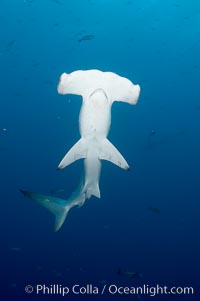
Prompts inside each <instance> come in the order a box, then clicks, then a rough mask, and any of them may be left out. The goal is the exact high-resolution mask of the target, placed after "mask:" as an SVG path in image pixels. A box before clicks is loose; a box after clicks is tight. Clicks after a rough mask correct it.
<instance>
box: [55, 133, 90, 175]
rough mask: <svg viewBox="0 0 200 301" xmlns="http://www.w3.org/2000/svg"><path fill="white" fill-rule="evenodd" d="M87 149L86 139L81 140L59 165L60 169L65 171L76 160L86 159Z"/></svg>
mask: <svg viewBox="0 0 200 301" xmlns="http://www.w3.org/2000/svg"><path fill="white" fill-rule="evenodd" d="M86 153H87V148H86V143H85V141H84V139H82V138H81V139H80V140H79V141H78V142H77V143H76V144H74V146H72V148H71V149H70V150H69V151H68V152H67V154H66V155H65V156H64V158H63V159H62V161H61V162H60V164H59V165H58V169H63V168H64V167H66V166H68V165H70V164H72V163H73V162H75V161H76V160H79V159H84V158H85V157H86Z"/></svg>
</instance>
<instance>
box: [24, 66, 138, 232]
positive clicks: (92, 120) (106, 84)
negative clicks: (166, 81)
mask: <svg viewBox="0 0 200 301" xmlns="http://www.w3.org/2000/svg"><path fill="white" fill-rule="evenodd" d="M57 89H58V93H59V94H63V95H64V94H75V95H81V96H82V99H83V102H82V107H81V111H80V115H79V129H80V135H81V138H80V140H79V141H78V142H77V143H76V144H75V145H74V146H73V147H72V148H71V149H70V150H69V151H68V152H67V154H66V155H65V156H64V158H63V159H62V161H61V162H60V164H59V166H58V169H63V168H64V167H66V166H68V165H70V164H71V163H73V162H74V161H76V160H79V159H83V175H82V177H81V181H80V185H79V186H78V188H77V190H76V191H75V192H73V193H72V195H71V196H70V197H69V198H68V199H66V200H65V199H61V198H57V197H53V196H48V195H42V194H38V193H34V192H29V191H24V190H21V192H22V193H23V194H24V195H26V196H28V197H30V198H32V199H34V200H36V201H37V202H38V203H39V204H41V205H42V206H43V207H45V208H47V209H48V210H50V211H51V212H52V213H53V214H54V215H55V231H58V230H59V229H60V228H61V226H62V224H63V223H64V221H65V218H66V216H67V214H68V212H69V210H70V209H71V208H72V207H74V206H79V207H80V206H82V205H83V204H84V202H85V201H86V200H87V199H89V198H90V197H91V196H96V197H97V198H100V190H99V178H100V172H101V161H102V160H107V161H110V162H112V163H114V164H116V165H117V166H119V167H121V168H123V169H125V170H129V165H128V163H127V162H126V160H125V159H124V157H123V156H122V155H121V154H120V152H119V151H118V150H117V149H116V148H115V147H114V145H113V144H112V143H111V142H110V141H109V140H108V139H107V136H108V133H109V129H110V124H111V107H112V104H113V102H114V101H123V102H126V103H129V104H131V105H135V104H136V103H137V101H138V98H139V94H140V86H139V85H134V84H133V83H132V82H131V81H130V80H128V79H127V78H125V77H121V76H119V75H117V74H115V73H113V72H102V71H100V70H79V71H74V72H72V73H70V74H67V73H63V74H62V75H61V77H60V80H59V83H58V88H57Z"/></svg>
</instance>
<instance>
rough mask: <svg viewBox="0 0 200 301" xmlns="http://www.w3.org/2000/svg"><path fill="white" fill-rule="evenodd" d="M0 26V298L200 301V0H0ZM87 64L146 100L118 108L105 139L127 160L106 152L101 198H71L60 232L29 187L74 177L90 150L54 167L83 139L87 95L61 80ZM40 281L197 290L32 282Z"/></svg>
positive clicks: (64, 185) (65, 191)
mask: <svg viewBox="0 0 200 301" xmlns="http://www.w3.org/2000/svg"><path fill="white" fill-rule="evenodd" d="M0 28H1V39H0V77H1V81H0V82H1V86H0V90H1V94H0V162H1V171H0V172H1V185H0V192H1V219H0V223H1V275H2V277H1V291H0V292H1V298H0V299H1V300H4V301H6V300H9V297H12V299H10V300H13V301H15V300H16V301H18V300H20V301H21V300H29V299H30V300H47V299H51V300H65V299H66V300H78V299H80V300H88V299H90V300H96V299H97V300H118V299H120V300H149V299H150V300H151V299H155V300H170V301H171V300H176V299H177V300H199V293H200V292H199V287H200V283H199V270H200V261H199V254H200V240H199V214H200V204H199V200H200V186H199V179H200V159H199V154H200V103H199V101H200V91H199V86H200V84H199V83H200V56H199V53H200V2H199V1H198V0H192V1H189V0H167V1H159V0H140V1H136V0H1V1H0ZM81 69H100V70H102V71H112V72H115V73H117V74H119V75H121V76H125V77H127V78H129V79H130V80H131V81H133V82H134V83H138V84H140V86H141V96H140V99H139V102H138V104H137V105H136V106H129V105H128V104H125V103H114V105H113V107H112V125H111V130H110V134H109V139H110V140H111V141H112V143H113V144H114V145H115V146H116V147H117V148H118V149H119V150H120V152H121V153H122V154H123V155H124V157H125V158H126V159H127V161H128V162H129V164H130V166H131V171H130V172H125V171H124V170H121V169H119V168H118V167H116V166H114V165H112V164H110V163H107V162H103V167H102V173H101V180H100V189H101V199H97V198H92V199H90V200H88V201H87V202H86V203H85V205H84V206H83V207H81V208H80V209H72V210H71V212H70V213H69V216H68V217H67V219H66V221H65V223H64V225H63V227H62V228H61V230H60V231H59V232H57V233H54V232H53V224H54V217H53V215H51V214H50V213H49V212H48V211H46V210H45V209H44V208H42V207H40V206H38V205H37V204H36V203H34V202H33V201H32V200H29V199H27V198H25V197H24V196H23V195H22V194H21V193H20V191H19V190H20V189H26V190H30V191H36V192H40V193H44V194H51V195H56V196H59V197H67V196H68V195H70V194H71V192H72V191H73V190H74V189H75V188H76V185H77V184H78V181H79V177H80V174H81V170H82V162H76V163H74V164H72V165H71V166H69V167H67V168H66V169H64V170H62V171H60V172H58V171H57V170H56V167H57V165H58V163H59V162H60V160H61V158H62V157H63V156H64V154H65V153H66V152H67V151H68V150H69V149H70V147H71V146H72V145H73V144H74V143H75V142H76V141H77V140H78V139H79V129H78V115H79V110H80V107H81V97H78V96H71V95H69V96H60V95H58V94H57V90H56V87H57V83H58V79H59V76H60V75H61V73H62V72H67V73H70V72H72V71H74V70H81ZM119 271H120V272H119ZM127 271H131V272H136V273H137V274H136V275H138V276H136V277H132V278H131V277H130V276H129V275H128V273H126V272H127ZM38 284H41V285H46V286H50V285H55V284H57V285H62V286H68V287H72V286H73V285H75V284H77V285H81V286H86V285H87V284H91V285H93V286H97V287H99V289H102V287H103V286H104V285H107V286H108V287H109V285H111V284H115V285H116V286H119V287H120V286H123V287H125V286H127V287H132V286H142V285H149V286H156V285H157V284H158V285H160V286H168V287H173V286H176V287H184V286H188V287H189V286H191V287H193V288H194V294H193V295H192V294H190V295H186V294H185V295H183V294H182V295H178V294H176V295H156V296H155V297H153V296H150V295H148V294H139V295H137V296H136V295H133V294H123V295H121V294H119V293H118V294H115V295H112V294H108V293H107V294H104V295H95V294H79V295H75V294H73V293H70V294H68V295H66V296H64V297H63V296H61V295H59V294H54V295H53V294H51V295H50V294H49V295H48V294H36V291H34V292H33V293H32V294H28V293H26V292H25V286H26V285H32V286H33V288H34V289H35V287H36V285H38Z"/></svg>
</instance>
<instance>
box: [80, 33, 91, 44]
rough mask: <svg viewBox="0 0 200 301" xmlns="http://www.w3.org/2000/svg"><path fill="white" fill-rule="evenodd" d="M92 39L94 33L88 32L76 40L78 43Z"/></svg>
mask: <svg viewBox="0 0 200 301" xmlns="http://www.w3.org/2000/svg"><path fill="white" fill-rule="evenodd" d="M93 39H94V35H92V34H88V35H85V36H83V37H82V38H80V39H79V40H78V42H79V43H80V42H82V41H89V40H93Z"/></svg>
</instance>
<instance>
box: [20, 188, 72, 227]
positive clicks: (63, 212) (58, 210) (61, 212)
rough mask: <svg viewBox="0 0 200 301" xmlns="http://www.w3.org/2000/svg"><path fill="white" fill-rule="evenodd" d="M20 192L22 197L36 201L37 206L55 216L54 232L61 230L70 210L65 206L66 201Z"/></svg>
mask: <svg viewBox="0 0 200 301" xmlns="http://www.w3.org/2000/svg"><path fill="white" fill-rule="evenodd" d="M20 191H21V193H23V195H25V196H27V197H29V198H31V199H33V200H35V201H37V203H38V204H40V205H41V206H43V207H45V208H46V209H48V210H49V211H51V212H52V213H53V214H54V215H55V228H54V229H55V232H56V231H58V230H59V229H60V228H61V226H62V225H63V223H64V221H65V218H66V216H67V214H68V212H69V210H70V208H71V207H70V206H69V205H67V201H66V200H64V199H61V198H57V197H52V196H48V195H42V194H38V193H34V192H30V191H25V190H20Z"/></svg>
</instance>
